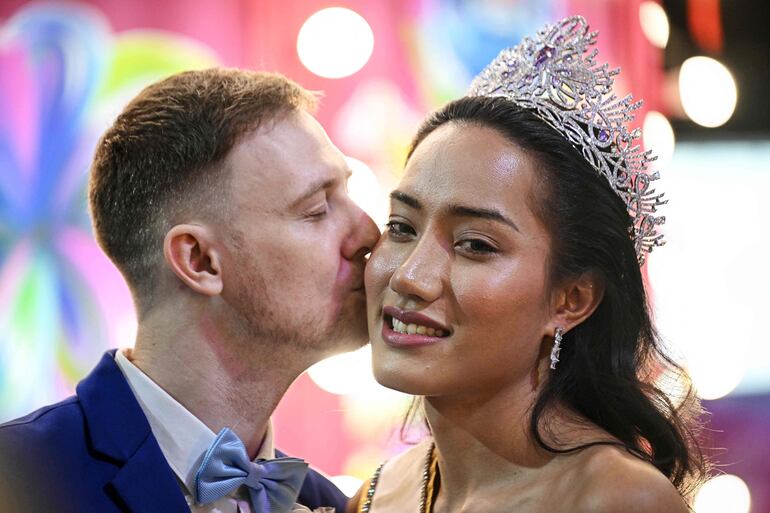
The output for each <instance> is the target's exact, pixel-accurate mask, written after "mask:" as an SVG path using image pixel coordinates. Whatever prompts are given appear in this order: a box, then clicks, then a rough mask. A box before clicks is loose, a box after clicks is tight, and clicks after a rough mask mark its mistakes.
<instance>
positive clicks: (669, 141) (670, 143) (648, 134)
mask: <svg viewBox="0 0 770 513" xmlns="http://www.w3.org/2000/svg"><path fill="white" fill-rule="evenodd" d="M642 140H643V141H644V148H645V149H647V150H652V152H653V154H654V155H656V156H657V157H658V160H657V162H655V163H654V164H653V167H654V168H655V169H664V170H665V169H667V168H668V167H669V165H670V164H671V159H672V158H673V156H674V146H675V145H676V139H675V138H674V130H673V128H671V123H669V122H668V119H666V116H664V115H663V114H661V113H660V112H657V111H654V110H651V111H649V112H648V113H647V114H646V115H645V116H644V125H643V127H642Z"/></svg>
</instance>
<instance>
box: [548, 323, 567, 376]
mask: <svg viewBox="0 0 770 513" xmlns="http://www.w3.org/2000/svg"><path fill="white" fill-rule="evenodd" d="M563 334H564V330H563V329H561V328H556V329H555V330H554V332H553V348H552V349H551V369H555V368H556V364H557V363H559V353H560V352H561V337H562V335H563Z"/></svg>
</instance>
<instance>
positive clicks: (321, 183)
mask: <svg viewBox="0 0 770 513" xmlns="http://www.w3.org/2000/svg"><path fill="white" fill-rule="evenodd" d="M352 174H353V171H351V170H350V169H349V168H346V169H345V180H348V179H350V176H351V175H352ZM337 180H338V179H337V178H328V179H326V180H324V179H320V180H317V181H315V182H312V183H311V184H310V185H309V186H308V187H307V189H305V192H303V193H302V194H301V195H300V196H299V197H298V198H297V199H295V200H294V201H292V203H291V208H295V207H297V206H299V204H300V203H302V202H303V201H305V200H306V199H308V198H311V197H312V196H314V195H315V194H317V193H318V192H319V191H322V190H324V189H330V188H331V187H333V186H334V184H335V183H337Z"/></svg>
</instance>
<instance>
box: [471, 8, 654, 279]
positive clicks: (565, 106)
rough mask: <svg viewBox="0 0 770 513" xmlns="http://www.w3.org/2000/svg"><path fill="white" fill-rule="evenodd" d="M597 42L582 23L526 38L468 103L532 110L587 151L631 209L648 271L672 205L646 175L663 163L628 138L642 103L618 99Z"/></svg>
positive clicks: (481, 80) (487, 74)
mask: <svg viewBox="0 0 770 513" xmlns="http://www.w3.org/2000/svg"><path fill="white" fill-rule="evenodd" d="M597 35H598V32H589V31H588V23H587V22H586V20H585V19H584V18H583V17H582V16H572V17H569V18H565V19H563V20H562V21H560V22H558V23H556V24H554V25H546V26H544V27H543V28H542V29H540V30H539V31H538V33H537V35H536V36H535V38H534V39H532V38H529V37H525V38H524V39H523V40H522V42H521V43H519V45H517V46H515V47H513V48H508V49H505V50H503V51H502V52H500V54H499V55H498V56H497V58H495V60H493V61H492V62H491V63H490V64H489V65H488V66H487V67H486V68H484V70H482V72H481V73H480V74H479V75H478V76H477V77H476V78H475V79H474V80H473V82H472V83H471V87H470V90H469V91H468V94H467V96H500V97H503V98H507V99H508V100H511V101H513V102H514V103H516V104H517V105H519V106H521V107H523V108H526V109H530V110H531V111H532V112H533V113H534V114H536V115H537V116H538V117H539V118H540V119H542V120H543V121H544V122H546V123H547V124H548V125H550V126H551V127H553V128H554V129H556V130H557V131H558V132H559V133H561V134H562V135H563V136H564V137H565V138H566V139H567V140H568V141H569V142H570V143H571V144H572V146H573V147H575V149H577V150H578V151H580V153H581V154H582V155H583V157H585V159H586V160H587V161H588V163H589V164H591V166H593V167H594V169H596V170H597V171H598V172H599V173H600V174H601V175H602V176H604V177H605V178H606V179H607V181H608V182H609V184H610V186H611V187H612V189H613V190H614V191H615V193H616V194H617V195H618V196H620V198H621V199H622V200H623V201H624V202H625V203H626V206H627V207H628V212H629V214H630V216H631V220H632V222H633V227H632V229H631V234H630V235H631V239H632V240H633V242H634V248H635V249H636V256H637V259H638V260H639V265H643V264H644V260H645V256H646V253H649V252H650V251H652V249H653V248H654V247H655V246H662V245H663V244H665V241H664V240H663V235H662V234H659V233H658V232H657V230H658V226H659V225H661V224H663V223H664V222H665V221H666V218H665V217H664V216H656V215H655V213H656V211H657V207H658V206H660V205H663V204H665V203H666V202H667V200H664V199H663V194H656V193H655V189H651V188H650V184H651V182H652V181H653V180H657V179H658V178H659V175H658V173H657V172H655V173H652V174H648V173H647V172H646V170H647V165H648V164H649V163H650V162H652V161H653V160H655V159H656V158H657V157H654V156H652V152H651V151H650V150H648V151H644V152H643V151H641V149H640V147H639V145H638V144H635V142H634V141H636V139H638V138H639V136H640V130H639V129H638V128H637V129H635V130H633V131H631V132H629V131H628V129H627V128H626V126H625V124H624V123H626V122H630V121H632V120H633V119H634V114H633V112H634V111H635V110H637V109H638V108H639V107H640V106H641V105H642V102H641V101H637V102H633V103H632V97H631V95H628V96H626V97H625V98H623V99H620V100H618V98H617V96H616V95H615V94H613V92H612V84H613V82H614V79H613V78H612V77H614V76H615V75H617V74H618V73H620V68H616V69H609V66H608V65H607V64H606V63H605V64H602V65H601V66H597V65H596V61H595V58H596V55H597V54H598V53H599V51H598V50H597V49H595V48H594V49H591V47H592V46H593V45H594V44H595V43H596V36H597Z"/></svg>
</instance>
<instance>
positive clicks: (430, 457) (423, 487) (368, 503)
mask: <svg viewBox="0 0 770 513" xmlns="http://www.w3.org/2000/svg"><path fill="white" fill-rule="evenodd" d="M435 447H436V446H435V445H434V444H432V443H431V444H430V447H429V448H428V454H427V455H426V456H425V464H424V465H423V469H422V483H421V484H420V507H419V510H418V511H419V512H420V513H431V512H432V511H433V494H434V491H433V490H434V488H433V485H434V483H435V480H436V469H437V468H438V466H437V464H436V459H435V456H434V452H435ZM384 465H385V464H384V463H383V464H382V465H380V466H379V467H377V470H376V471H375V472H374V475H373V476H372V478H371V479H370V480H369V488H368V489H367V491H366V499H364V502H363V503H362V504H361V509H360V512H359V513H369V510H371V508H372V500H373V499H374V491H375V490H376V489H377V482H378V481H379V480H380V475H381V474H382V467H383V466H384Z"/></svg>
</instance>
